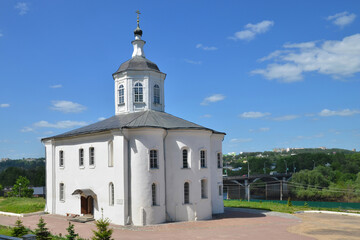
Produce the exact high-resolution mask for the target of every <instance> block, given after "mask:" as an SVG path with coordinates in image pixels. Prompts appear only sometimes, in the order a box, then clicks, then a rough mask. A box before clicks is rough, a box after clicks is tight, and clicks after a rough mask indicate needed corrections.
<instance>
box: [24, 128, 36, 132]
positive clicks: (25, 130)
mask: <svg viewBox="0 0 360 240" xmlns="http://www.w3.org/2000/svg"><path fill="white" fill-rule="evenodd" d="M20 131H21V132H34V131H35V130H34V129H33V128H31V127H24V128H23V129H21V130H20Z"/></svg>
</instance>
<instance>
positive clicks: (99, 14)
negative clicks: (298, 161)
mask: <svg viewBox="0 0 360 240" xmlns="http://www.w3.org/2000/svg"><path fill="white" fill-rule="evenodd" d="M137 9H139V10H140V11H141V12H142V14H141V16H140V26H141V28H142V30H143V32H144V34H143V39H144V40H145V41H147V44H146V45H145V48H144V50H145V54H146V56H147V58H148V59H150V60H151V61H153V62H155V63H156V64H157V65H158V66H159V68H160V70H161V71H163V72H165V73H166V74H167V78H166V80H165V104H166V108H165V109H166V112H168V113H170V114H173V115H175V116H179V117H182V118H184V119H187V120H190V121H193V122H195V123H198V124H200V125H204V126H206V127H210V128H213V129H216V130H218V131H224V132H226V133H227V135H226V137H225V139H224V142H223V151H224V153H228V152H236V153H238V152H243V151H264V150H271V149H273V148H279V147H284V148H286V147H320V146H325V147H328V148H332V147H339V148H346V149H353V148H360V125H359V123H360V106H359V103H360V94H359V93H360V81H359V80H360V79H359V76H360V74H359V72H360V32H359V26H360V2H359V1H355V0H354V1H329V0H327V1H85V0H83V1H80V0H78V1H45V0H43V1H41V0H36V1H35V0H33V1H31V0H29V1H16V0H1V1H0V158H3V157H10V158H22V157H41V156H44V147H43V146H42V144H41V142H40V139H41V138H42V137H47V136H51V135H55V134H59V133H62V132H65V131H68V130H71V129H74V128H77V127H80V126H83V125H86V124H90V123H94V122H96V121H98V120H99V119H102V118H107V117H111V116H112V115H114V94H113V93H114V91H113V87H114V85H113V79H112V73H113V72H115V71H116V69H117V68H118V67H119V66H120V64H121V63H122V62H124V61H126V60H128V59H129V58H130V57H131V54H132V45H131V43H130V42H131V41H132V40H133V30H134V29H135V27H136V14H135V11H136V10H137Z"/></svg>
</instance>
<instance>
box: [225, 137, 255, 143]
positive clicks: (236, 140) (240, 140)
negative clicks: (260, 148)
mask: <svg viewBox="0 0 360 240" xmlns="http://www.w3.org/2000/svg"><path fill="white" fill-rule="evenodd" d="M252 140H253V139H252V138H233V139H230V142H231V143H245V142H251V141H252Z"/></svg>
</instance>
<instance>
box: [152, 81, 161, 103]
mask: <svg viewBox="0 0 360 240" xmlns="http://www.w3.org/2000/svg"><path fill="white" fill-rule="evenodd" d="M160 99H161V98H160V87H159V85H158V84H155V85H154V104H161V103H160Z"/></svg>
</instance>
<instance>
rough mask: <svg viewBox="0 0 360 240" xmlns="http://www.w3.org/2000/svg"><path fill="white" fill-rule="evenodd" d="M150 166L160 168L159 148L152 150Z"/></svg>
mask: <svg viewBox="0 0 360 240" xmlns="http://www.w3.org/2000/svg"><path fill="white" fill-rule="evenodd" d="M150 168H159V166H158V154H157V150H150Z"/></svg>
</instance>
